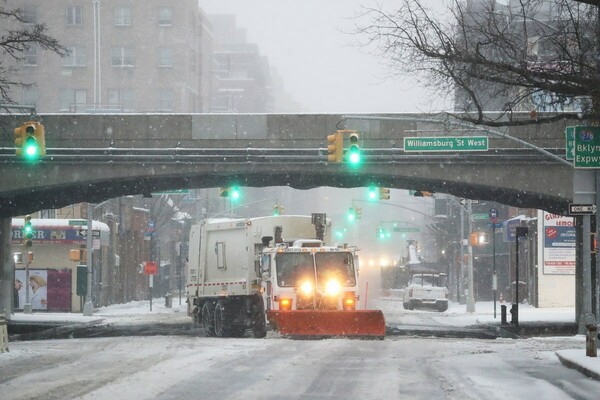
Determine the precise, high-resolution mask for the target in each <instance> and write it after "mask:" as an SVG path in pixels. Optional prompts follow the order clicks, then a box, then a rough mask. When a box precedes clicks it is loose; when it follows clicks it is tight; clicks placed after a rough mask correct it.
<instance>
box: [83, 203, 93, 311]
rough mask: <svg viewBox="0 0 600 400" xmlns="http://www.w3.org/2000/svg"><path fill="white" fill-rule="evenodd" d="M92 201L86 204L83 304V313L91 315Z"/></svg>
mask: <svg viewBox="0 0 600 400" xmlns="http://www.w3.org/2000/svg"><path fill="white" fill-rule="evenodd" d="M92 207H93V205H92V203H88V204H87V237H86V239H87V240H86V249H87V260H86V262H85V263H86V264H87V293H86V294H85V304H84V305H83V315H84V316H86V317H91V316H93V315H94V306H93V304H92V234H93V229H92Z"/></svg>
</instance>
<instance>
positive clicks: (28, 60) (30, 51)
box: [23, 46, 38, 67]
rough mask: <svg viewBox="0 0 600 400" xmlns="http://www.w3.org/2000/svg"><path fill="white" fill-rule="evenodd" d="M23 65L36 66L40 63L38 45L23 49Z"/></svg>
mask: <svg viewBox="0 0 600 400" xmlns="http://www.w3.org/2000/svg"><path fill="white" fill-rule="evenodd" d="M23 65H24V66H26V67H36V66H37V65H38V63H37V47H36V46H31V47H28V48H25V49H24V50H23Z"/></svg>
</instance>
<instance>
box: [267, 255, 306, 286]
mask: <svg viewBox="0 0 600 400" xmlns="http://www.w3.org/2000/svg"><path fill="white" fill-rule="evenodd" d="M275 265H276V269H277V285H279V286H295V285H296V280H302V281H305V280H310V281H311V282H313V281H314V280H315V267H314V263H313V257H312V254H310V253H278V254H277V255H275Z"/></svg>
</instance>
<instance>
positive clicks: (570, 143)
mask: <svg viewBox="0 0 600 400" xmlns="http://www.w3.org/2000/svg"><path fill="white" fill-rule="evenodd" d="M565 157H566V159H567V161H573V159H574V158H575V127H574V126H567V127H566V128H565Z"/></svg>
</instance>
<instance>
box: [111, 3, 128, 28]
mask: <svg viewBox="0 0 600 400" xmlns="http://www.w3.org/2000/svg"><path fill="white" fill-rule="evenodd" d="M130 25H131V8H130V7H127V6H120V7H115V26H130Z"/></svg>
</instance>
